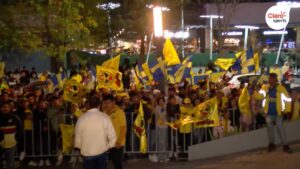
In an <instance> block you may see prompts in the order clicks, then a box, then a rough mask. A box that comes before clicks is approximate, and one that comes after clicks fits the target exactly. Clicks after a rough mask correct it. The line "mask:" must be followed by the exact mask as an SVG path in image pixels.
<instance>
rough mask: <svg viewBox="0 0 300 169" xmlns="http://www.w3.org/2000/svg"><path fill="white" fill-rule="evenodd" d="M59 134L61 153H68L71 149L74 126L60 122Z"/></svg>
mask: <svg viewBox="0 0 300 169" xmlns="http://www.w3.org/2000/svg"><path fill="white" fill-rule="evenodd" d="M60 129H61V135H62V147H63V150H62V152H63V153H69V152H70V151H72V150H73V140H74V139H73V138H74V137H73V136H74V126H73V125H67V124H61V125H60Z"/></svg>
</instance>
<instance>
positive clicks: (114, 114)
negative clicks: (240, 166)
mask: <svg viewBox="0 0 300 169" xmlns="http://www.w3.org/2000/svg"><path fill="white" fill-rule="evenodd" d="M102 108H103V111H104V112H105V113H107V114H108V115H109V116H110V118H111V121H112V123H113V126H114V128H115V131H116V135H117V141H116V146H115V147H114V148H112V149H111V150H110V157H111V159H112V162H113V165H114V167H115V169H122V168H123V165H122V160H123V147H124V146H125V141H126V117H125V113H124V111H123V110H122V109H121V108H120V107H118V106H117V105H116V104H115V98H114V96H113V95H112V94H105V95H103V102H102Z"/></svg>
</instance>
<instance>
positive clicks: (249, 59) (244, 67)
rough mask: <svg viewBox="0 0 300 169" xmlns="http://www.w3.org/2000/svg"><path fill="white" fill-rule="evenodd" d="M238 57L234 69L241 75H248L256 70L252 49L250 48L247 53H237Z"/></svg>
mask: <svg viewBox="0 0 300 169" xmlns="http://www.w3.org/2000/svg"><path fill="white" fill-rule="evenodd" d="M236 57H237V60H236V61H235V63H234V64H233V65H232V69H233V70H236V71H238V72H239V74H247V73H251V72H254V71H255V70H256V69H255V68H256V66H255V60H254V53H253V49H252V47H250V48H248V49H247V51H242V52H239V53H237V55H236Z"/></svg>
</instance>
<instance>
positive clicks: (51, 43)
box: [0, 0, 105, 56]
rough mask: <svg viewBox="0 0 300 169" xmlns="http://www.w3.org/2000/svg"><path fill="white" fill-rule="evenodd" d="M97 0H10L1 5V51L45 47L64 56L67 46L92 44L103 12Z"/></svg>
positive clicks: (69, 48)
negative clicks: (97, 6) (99, 8)
mask: <svg viewBox="0 0 300 169" xmlns="http://www.w3.org/2000/svg"><path fill="white" fill-rule="evenodd" d="M98 2H99V1H96V0H84V1H80V0H27V1H11V2H9V3H3V4H1V6H0V9H1V11H4V12H1V14H0V29H1V31H0V32H1V33H0V36H1V39H2V40H1V42H0V51H1V52H7V51H13V50H19V51H22V52H33V51H36V50H39V51H41V50H42V51H44V52H46V53H47V54H48V55H50V56H64V55H65V53H66V52H67V51H68V50H71V49H82V48H88V47H93V46H95V45H96V43H99V42H101V40H96V38H95V37H96V36H97V35H95V34H94V33H95V32H97V29H101V28H100V27H99V24H98V23H99V22H101V21H102V20H103V18H104V17H105V16H104V13H101V12H99V10H98V9H97V8H96V3H98Z"/></svg>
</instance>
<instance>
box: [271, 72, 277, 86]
mask: <svg viewBox="0 0 300 169" xmlns="http://www.w3.org/2000/svg"><path fill="white" fill-rule="evenodd" d="M277 82H278V79H277V74H275V73H270V75H269V85H270V86H271V87H275V86H276V85H277Z"/></svg>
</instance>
